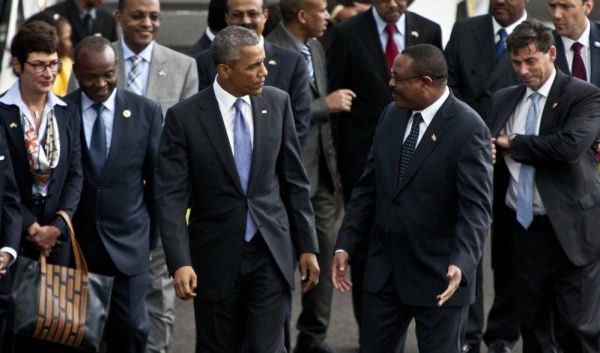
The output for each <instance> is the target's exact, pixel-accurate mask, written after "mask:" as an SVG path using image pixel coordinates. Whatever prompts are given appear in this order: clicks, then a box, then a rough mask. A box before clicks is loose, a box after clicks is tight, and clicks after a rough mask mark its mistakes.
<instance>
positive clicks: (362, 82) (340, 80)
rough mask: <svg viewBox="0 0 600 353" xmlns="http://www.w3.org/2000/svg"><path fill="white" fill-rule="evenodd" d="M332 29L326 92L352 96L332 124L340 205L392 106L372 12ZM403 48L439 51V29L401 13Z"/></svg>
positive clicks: (358, 288)
mask: <svg viewBox="0 0 600 353" xmlns="http://www.w3.org/2000/svg"><path fill="white" fill-rule="evenodd" d="M334 28H337V30H336V31H335V32H336V35H335V39H334V41H333V43H332V44H331V47H330V48H329V49H328V51H327V68H328V73H329V89H330V90H331V91H334V90H337V89H341V88H348V89H351V90H352V91H353V92H354V93H356V98H355V99H354V100H353V101H352V110H351V111H350V112H348V113H340V114H338V116H337V117H335V119H334V120H333V123H334V126H333V128H334V140H335V143H336V149H337V159H338V169H339V173H340V177H341V182H342V189H343V193H344V201H345V202H346V203H347V202H348V201H349V200H350V195H351V193H352V188H353V187H354V184H355V183H356V182H357V181H358V178H359V177H360V175H361V173H362V171H363V168H364V163H365V160H366V159H367V155H368V154H369V148H371V144H372V142H373V135H374V134H375V128H376V126H377V122H378V120H379V116H380V115H381V112H382V111H383V109H384V108H385V107H386V106H387V105H388V104H389V103H390V102H391V101H392V95H391V93H390V88H389V85H388V83H389V80H390V73H389V72H388V70H387V67H386V62H385V53H384V49H383V48H382V47H381V41H380V39H379V33H378V32H377V26H376V23H375V18H374V17H373V9H372V8H371V9H370V10H368V11H365V12H363V13H360V14H358V15H356V16H354V17H352V18H350V19H348V20H346V21H343V22H342V23H340V24H339V25H336V26H335V27H334ZM405 33H406V36H405V46H407V47H408V46H410V45H414V44H419V43H429V44H433V45H435V46H437V47H439V48H440V49H441V48H442V30H441V28H440V26H439V25H438V24H436V23H434V22H432V21H429V20H427V19H425V18H424V17H421V16H419V15H417V14H415V13H411V12H406V31H405ZM365 254H366V244H365V249H364V251H363V252H362V253H360V252H358V251H357V252H356V254H355V256H354V257H353V258H352V266H353V268H354V271H353V272H352V282H353V284H354V286H353V290H352V296H353V305H354V314H355V316H356V319H357V321H358V322H359V324H360V321H361V320H360V306H361V305H360V303H361V299H360V294H361V293H362V268H363V266H364V265H361V264H360V263H361V262H362V263H364V256H365Z"/></svg>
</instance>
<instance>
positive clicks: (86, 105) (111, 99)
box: [81, 88, 117, 113]
mask: <svg viewBox="0 0 600 353" xmlns="http://www.w3.org/2000/svg"><path fill="white" fill-rule="evenodd" d="M116 96H117V89H116V88H115V89H113V91H112V93H111V94H110V96H108V99H107V100H105V101H104V102H102V105H103V106H104V108H106V109H108V110H109V111H110V112H113V113H114V111H115V100H116ZM94 103H96V102H94V101H93V100H92V99H91V98H90V97H88V96H87V94H85V93H84V92H83V91H81V112H82V113H83V112H85V111H86V110H88V109H90V107H91V106H92V105H93V104H94Z"/></svg>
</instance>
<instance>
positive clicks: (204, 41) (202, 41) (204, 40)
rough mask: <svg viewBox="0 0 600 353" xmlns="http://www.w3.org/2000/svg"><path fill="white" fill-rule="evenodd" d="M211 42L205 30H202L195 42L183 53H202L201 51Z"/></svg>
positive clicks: (193, 55) (192, 54)
mask: <svg viewBox="0 0 600 353" xmlns="http://www.w3.org/2000/svg"><path fill="white" fill-rule="evenodd" d="M211 43H212V40H210V38H208V36H207V35H206V31H204V32H203V33H202V36H201V37H200V38H199V39H198V40H197V41H196V43H194V45H192V46H191V47H190V48H188V49H187V50H186V51H185V53H186V54H187V55H189V56H191V57H195V56H197V55H199V54H200V53H202V52H203V51H205V50H206V49H208V48H210V44H211Z"/></svg>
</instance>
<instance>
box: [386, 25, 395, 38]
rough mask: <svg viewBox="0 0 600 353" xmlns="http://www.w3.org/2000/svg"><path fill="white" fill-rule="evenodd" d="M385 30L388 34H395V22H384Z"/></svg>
mask: <svg viewBox="0 0 600 353" xmlns="http://www.w3.org/2000/svg"><path fill="white" fill-rule="evenodd" d="M385 32H386V33H387V34H388V35H390V36H393V35H394V34H396V24H395V23H388V24H386V25H385Z"/></svg>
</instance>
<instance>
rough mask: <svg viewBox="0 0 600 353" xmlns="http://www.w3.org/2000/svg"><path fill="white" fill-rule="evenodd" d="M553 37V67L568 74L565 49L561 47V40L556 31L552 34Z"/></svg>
mask: <svg viewBox="0 0 600 353" xmlns="http://www.w3.org/2000/svg"><path fill="white" fill-rule="evenodd" d="M552 34H553V35H554V41H555V42H556V52H557V55H556V62H555V66H556V67H558V68H559V69H560V70H561V71H563V72H565V73H568V74H570V73H571V71H570V70H569V64H568V63H567V56H566V49H565V46H564V45H563V42H562V38H561V37H560V35H558V33H556V31H554V32H553V33H552Z"/></svg>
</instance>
